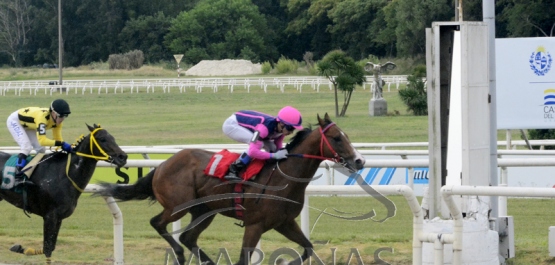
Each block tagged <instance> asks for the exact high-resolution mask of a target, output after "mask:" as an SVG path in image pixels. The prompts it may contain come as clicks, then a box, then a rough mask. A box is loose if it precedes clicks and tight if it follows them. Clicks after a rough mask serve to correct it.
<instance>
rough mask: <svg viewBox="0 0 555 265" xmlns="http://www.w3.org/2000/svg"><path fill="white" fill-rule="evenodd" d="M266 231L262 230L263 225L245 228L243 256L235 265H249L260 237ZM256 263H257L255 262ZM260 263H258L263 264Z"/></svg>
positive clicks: (241, 255) (240, 256)
mask: <svg viewBox="0 0 555 265" xmlns="http://www.w3.org/2000/svg"><path fill="white" fill-rule="evenodd" d="M264 232H265V230H264V229H263V228H262V224H254V225H248V226H245V233H244V234H243V245H242V247H241V254H240V255H239V261H238V262H237V263H235V264H236V265H248V264H250V262H249V260H250V257H251V256H252V253H253V252H254V249H255V248H256V245H257V244H258V241H260V237H261V236H262V233H264ZM255 262H256V261H255ZM261 262H262V261H258V262H257V263H261Z"/></svg>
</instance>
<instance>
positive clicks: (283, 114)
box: [277, 106, 303, 130]
mask: <svg viewBox="0 0 555 265" xmlns="http://www.w3.org/2000/svg"><path fill="white" fill-rule="evenodd" d="M277 117H278V121H280V122H283V123H285V124H286V125H291V126H293V127H295V129H297V130H302V129H303V126H302V125H301V124H302V123H303V118H302V117H301V113H300V112H299V111H298V110H297V109H296V108H293V107H291V106H285V107H283V108H282V109H281V110H280V111H279V112H278V115H277Z"/></svg>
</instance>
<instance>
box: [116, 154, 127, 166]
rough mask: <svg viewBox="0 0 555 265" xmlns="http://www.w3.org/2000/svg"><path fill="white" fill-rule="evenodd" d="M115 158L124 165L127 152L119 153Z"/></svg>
mask: <svg viewBox="0 0 555 265" xmlns="http://www.w3.org/2000/svg"><path fill="white" fill-rule="evenodd" d="M116 160H117V161H119V162H120V163H121V165H125V163H126V162H127V154H119V155H118V156H117V157H116Z"/></svg>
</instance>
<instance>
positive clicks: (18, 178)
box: [14, 153, 27, 186]
mask: <svg viewBox="0 0 555 265" xmlns="http://www.w3.org/2000/svg"><path fill="white" fill-rule="evenodd" d="M25 165H27V155H26V154H22V153H20V154H19V155H18V156H17V163H16V165H15V175H14V182H15V184H14V185H15V186H17V185H19V184H21V183H22V182H24V181H25V178H24V176H23V172H22V170H23V168H24V167H25Z"/></svg>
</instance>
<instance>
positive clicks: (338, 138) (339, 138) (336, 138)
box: [333, 136, 341, 142]
mask: <svg viewBox="0 0 555 265" xmlns="http://www.w3.org/2000/svg"><path fill="white" fill-rule="evenodd" d="M333 140H334V141H336V142H341V136H336V137H333Z"/></svg>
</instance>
